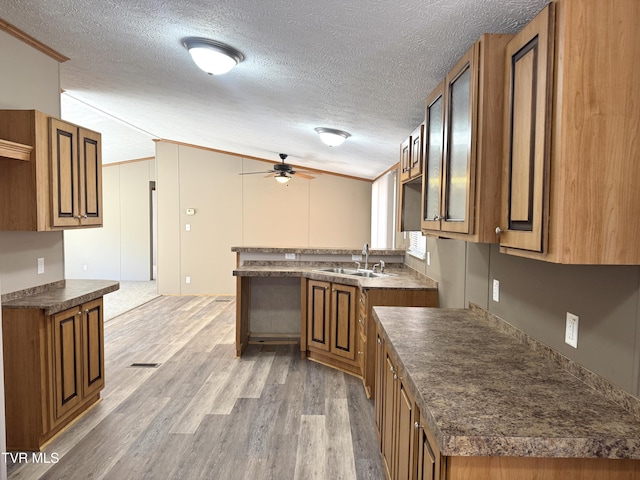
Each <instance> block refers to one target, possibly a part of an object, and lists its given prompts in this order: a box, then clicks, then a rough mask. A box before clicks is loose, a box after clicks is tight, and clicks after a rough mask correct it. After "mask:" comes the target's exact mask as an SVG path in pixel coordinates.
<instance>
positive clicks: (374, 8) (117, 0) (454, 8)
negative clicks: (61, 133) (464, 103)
mask: <svg viewBox="0 0 640 480" xmlns="http://www.w3.org/2000/svg"><path fill="white" fill-rule="evenodd" d="M548 1H549V0H394V1H391V0H355V1H348V0H347V1H345V0H324V1H322V2H318V1H312V0H265V1H255V0H233V1H232V0H217V1H215V2H212V1H206V0H136V1H135V2H129V1H123V0H4V1H3V2H2V4H1V5H0V18H2V19H4V20H6V21H7V22H9V23H11V24H13V25H14V26H16V27H18V28H19V29H21V30H23V31H24V32H26V33H27V34H29V35H31V36H33V37H35V38H36V39H37V40H39V41H41V42H43V43H45V44H46V45H48V46H49V47H51V48H53V49H54V50H57V51H58V52H60V53H62V54H63V55H65V56H67V57H69V58H70V60H69V61H67V62H65V63H63V64H61V67H60V69H61V87H62V89H63V90H64V91H65V93H64V94H63V96H62V117H63V118H64V119H67V120H69V121H72V122H75V123H78V124H80V125H83V126H86V127H89V128H92V129H95V130H98V131H100V132H102V134H103V161H104V162H105V163H110V162H117V161H123V160H130V159H135V158H142V157H149V156H153V155H154V153H155V144H154V142H153V141H152V139H156V138H160V139H167V140H172V141H177V142H184V143H188V144H193V145H199V146H203V147H209V148H214V149H219V150H225V151H230V152H235V153H239V154H243V155H249V156H254V157H260V158H265V159H268V160H274V161H278V153H280V152H283V153H288V154H289V155H290V156H289V159H288V161H289V162H290V163H293V164H295V165H301V166H306V167H309V168H317V169H321V170H328V171H332V172H336V173H342V174H346V175H354V176H358V177H363V178H369V179H372V178H375V177H376V176H378V175H379V174H381V173H382V172H384V171H385V170H386V169H388V168H389V167H391V166H392V165H393V164H394V163H396V162H397V161H398V152H399V145H400V142H401V141H402V140H403V139H404V138H405V137H406V136H408V135H409V134H410V132H411V131H412V130H413V129H414V128H415V127H416V126H418V125H419V124H420V122H421V121H422V119H423V117H424V100H425V98H426V96H427V95H428V94H429V92H430V91H431V90H432V89H433V88H434V87H435V86H436V85H437V84H438V83H439V82H440V81H441V80H442V79H443V78H444V76H445V74H446V73H447V71H448V70H449V69H450V68H451V67H452V66H453V65H454V64H455V63H456V61H457V60H458V58H459V57H460V56H461V55H462V54H463V53H464V52H465V51H466V50H467V49H468V48H469V46H470V45H471V44H472V43H473V42H474V41H475V40H476V39H478V38H479V36H480V35H481V34H482V33H485V32H494V33H509V32H516V31H518V30H519V29H520V28H522V26H524V25H525V24H526V23H527V22H528V21H529V20H531V19H532V18H533V17H534V16H535V14H536V13H537V12H539V11H540V10H541V9H542V7H543V6H544V5H545V4H547V3H548ZM189 36H195V37H206V38H210V39H214V40H218V41H221V42H224V43H226V44H229V45H231V46H233V47H234V48H236V49H238V50H240V51H241V52H242V53H243V54H244V56H245V60H244V61H243V62H242V63H240V64H239V65H238V66H237V67H236V68H235V69H233V70H232V71H231V72H229V73H227V74H226V75H222V76H210V75H207V74H205V73H204V72H202V71H201V70H199V69H198V68H197V67H196V65H195V64H194V63H193V62H192V60H191V58H190V56H189V54H188V52H187V50H186V49H185V48H184V47H183V45H182V43H181V40H182V39H183V38H184V37H189ZM315 127H331V128H338V129H341V130H346V131H348V132H350V133H351V135H352V137H351V138H349V139H348V140H347V142H346V143H344V144H343V145H341V146H340V147H333V148H330V147H327V146H326V145H324V144H323V143H321V142H320V140H319V138H318V135H317V134H316V132H315V131H314V128H315Z"/></svg>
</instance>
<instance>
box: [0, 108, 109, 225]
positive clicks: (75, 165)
mask: <svg viewBox="0 0 640 480" xmlns="http://www.w3.org/2000/svg"><path fill="white" fill-rule="evenodd" d="M0 138H2V139H3V140H8V141H11V142H16V143H19V144H24V145H29V146H31V147H32V148H33V150H32V152H31V155H30V159H29V161H20V162H15V161H10V160H8V159H0V230H25V231H47V230H59V229H65V228H77V227H90V226H100V225H102V156H101V137H100V134H99V133H96V132H93V131H91V130H87V129H85V128H82V127H78V126H76V125H72V124H70V123H67V122H63V121H61V120H58V119H56V118H52V117H49V116H48V115H46V114H44V113H41V112H38V111H35V110H1V111H0Z"/></svg>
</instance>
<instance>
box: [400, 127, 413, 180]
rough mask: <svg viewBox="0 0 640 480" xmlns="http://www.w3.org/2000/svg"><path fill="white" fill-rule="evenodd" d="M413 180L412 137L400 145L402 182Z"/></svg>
mask: <svg viewBox="0 0 640 480" xmlns="http://www.w3.org/2000/svg"><path fill="white" fill-rule="evenodd" d="M410 178H411V137H409V138H407V139H406V140H405V141H404V142H402V143H401V144H400V181H401V182H404V181H407V180H409V179H410Z"/></svg>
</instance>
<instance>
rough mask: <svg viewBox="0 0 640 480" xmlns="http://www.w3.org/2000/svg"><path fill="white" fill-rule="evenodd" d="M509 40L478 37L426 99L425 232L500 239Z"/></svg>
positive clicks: (507, 38) (444, 235)
mask: <svg viewBox="0 0 640 480" xmlns="http://www.w3.org/2000/svg"><path fill="white" fill-rule="evenodd" d="M511 38H512V36H511V35H493V34H485V35H483V36H482V37H481V38H480V40H478V41H477V42H476V43H475V44H473V45H472V47H471V48H470V49H469V51H468V52H467V53H466V54H465V55H464V56H463V57H462V58H461V59H460V60H459V62H458V63H457V65H456V66H455V67H454V68H453V70H451V72H450V73H449V74H448V75H447V77H446V78H445V80H444V83H443V84H441V85H440V86H438V87H437V88H436V89H435V90H434V92H433V93H432V94H431V95H430V96H429V97H428V99H427V104H426V112H425V141H424V145H425V146H424V151H425V154H424V163H425V167H424V168H425V175H423V188H422V191H423V198H422V214H421V228H422V231H423V232H424V233H425V234H427V235H435V236H438V237H446V238H459V239H462V240H466V241H472V242H497V236H496V233H495V222H496V221H497V220H498V219H499V215H500V174H501V165H502V164H501V154H502V122H503V111H504V110H503V109H504V107H503V105H504V104H503V98H504V87H503V79H504V52H505V46H506V44H507V42H508V41H509V40H510V39H511Z"/></svg>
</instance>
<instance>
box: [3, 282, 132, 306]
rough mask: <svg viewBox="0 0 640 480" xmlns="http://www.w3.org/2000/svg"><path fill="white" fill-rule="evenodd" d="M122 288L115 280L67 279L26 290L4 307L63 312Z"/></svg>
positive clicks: (5, 303) (4, 304)
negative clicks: (44, 286)
mask: <svg viewBox="0 0 640 480" xmlns="http://www.w3.org/2000/svg"><path fill="white" fill-rule="evenodd" d="M119 288H120V284H119V283H118V282H116V281H113V280H65V281H64V282H62V283H61V284H59V285H52V286H51V287H50V288H43V289H36V290H34V292H29V291H25V292H24V294H23V295H21V296H18V298H14V299H12V300H8V301H6V302H5V301H3V302H2V307H3V308H37V309H42V310H44V311H45V313H46V314H47V315H52V314H54V313H58V312H62V311H63V310H66V309H68V308H71V307H75V306H76V305H80V304H82V303H85V302H89V301H91V300H95V299H96V298H99V297H102V296H104V295H106V294H107V293H110V292H114V291H116V290H118V289H119Z"/></svg>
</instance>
